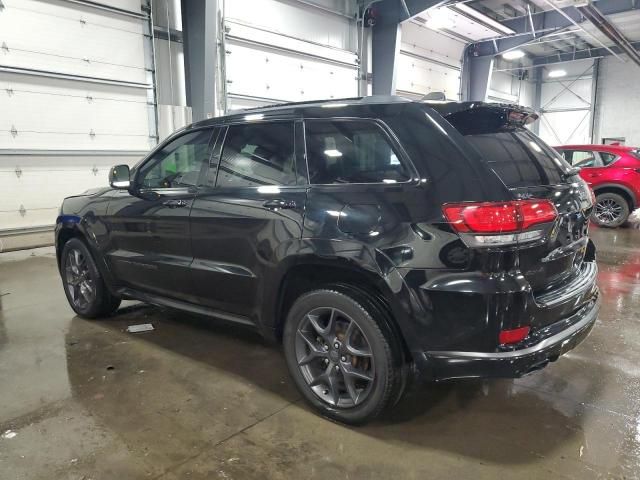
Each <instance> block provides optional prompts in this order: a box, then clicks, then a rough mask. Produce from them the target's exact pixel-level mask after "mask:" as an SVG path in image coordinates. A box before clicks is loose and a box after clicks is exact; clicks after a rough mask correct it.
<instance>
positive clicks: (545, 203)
mask: <svg viewBox="0 0 640 480" xmlns="http://www.w3.org/2000/svg"><path fill="white" fill-rule="evenodd" d="M442 209H443V211H444V215H445V217H446V218H447V220H448V221H449V222H450V223H451V226H452V227H453V228H454V229H455V230H456V231H458V232H469V233H510V232H518V231H522V230H526V229H527V228H529V227H532V226H533V225H537V224H540V223H547V222H552V221H553V220H555V219H556V217H557V216H558V212H557V210H556V207H555V206H554V205H553V203H551V202H550V201H549V200H519V201H514V202H482V203H457V204H446V205H444V206H443V207H442Z"/></svg>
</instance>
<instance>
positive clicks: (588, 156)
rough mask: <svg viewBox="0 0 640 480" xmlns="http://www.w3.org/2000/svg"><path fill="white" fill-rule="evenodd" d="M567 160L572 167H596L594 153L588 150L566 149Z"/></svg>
mask: <svg viewBox="0 0 640 480" xmlns="http://www.w3.org/2000/svg"><path fill="white" fill-rule="evenodd" d="M565 158H566V159H567V161H568V162H569V163H570V164H571V165H572V166H574V167H577V168H585V167H597V166H598V165H597V163H598V161H597V158H596V153H594V152H591V151H588V150H573V151H568V152H567V155H566V157H565Z"/></svg>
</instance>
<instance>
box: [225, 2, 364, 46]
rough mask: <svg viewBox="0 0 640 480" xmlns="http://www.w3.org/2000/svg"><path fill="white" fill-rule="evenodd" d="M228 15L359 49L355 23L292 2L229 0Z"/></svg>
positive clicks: (277, 30) (232, 17)
mask: <svg viewBox="0 0 640 480" xmlns="http://www.w3.org/2000/svg"><path fill="white" fill-rule="evenodd" d="M225 18H226V19H228V20H236V21H238V22H243V23H247V24H249V25H253V26H256V27H260V28H263V29H265V30H269V31H273V32H277V33H281V34H284V35H288V36H291V37H294V38H299V39H304V40H308V41H311V42H315V43H317V44H320V45H327V46H331V47H335V48H339V49H342V50H351V51H355V50H356V48H357V47H356V46H357V43H356V40H357V38H356V30H355V22H354V21H353V20H351V19H349V18H346V17H343V16H340V15H335V14H332V13H329V12H326V11H323V10H321V9H318V8H314V7H311V6H309V5H305V4H304V3H296V2H293V1H291V2H289V1H277V0H259V1H256V0H226V1H225Z"/></svg>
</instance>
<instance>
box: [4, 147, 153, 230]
mask: <svg viewBox="0 0 640 480" xmlns="http://www.w3.org/2000/svg"><path fill="white" fill-rule="evenodd" d="M142 156H143V154H140V155H139V156H120V155H101V156H92V155H90V156H86V155H85V156H75V155H74V156H71V155H69V156H66V155H59V156H40V155H29V156H23V155H3V156H2V157H0V185H2V188H1V189H0V231H2V230H5V229H14V228H27V227H34V226H45V225H53V224H54V223H55V219H56V215H57V214H58V209H59V207H60V205H61V204H62V200H63V198H64V197H67V196H69V195H75V194H78V193H82V192H83V191H85V190H87V189H90V188H98V187H104V186H106V185H107V182H108V172H109V168H110V167H111V166H113V165H116V164H120V163H127V164H129V165H133V164H134V163H136V162H137V161H138V160H139V159H140V158H141V157H142ZM16 166H19V168H20V175H19V176H18V175H17V174H16V171H15V169H16ZM21 209H23V211H22V212H21V211H20V210H21Z"/></svg>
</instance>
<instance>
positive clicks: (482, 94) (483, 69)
mask: <svg viewBox="0 0 640 480" xmlns="http://www.w3.org/2000/svg"><path fill="white" fill-rule="evenodd" d="M492 70H493V56H491V55H486V56H482V57H474V56H473V55H470V54H469V52H467V53H466V54H465V56H464V66H463V69H462V92H463V97H464V98H463V100H465V101H470V102H484V101H485V100H486V99H487V93H488V91H489V82H490V80H491V71H492Z"/></svg>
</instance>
